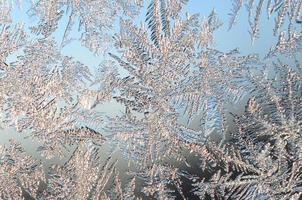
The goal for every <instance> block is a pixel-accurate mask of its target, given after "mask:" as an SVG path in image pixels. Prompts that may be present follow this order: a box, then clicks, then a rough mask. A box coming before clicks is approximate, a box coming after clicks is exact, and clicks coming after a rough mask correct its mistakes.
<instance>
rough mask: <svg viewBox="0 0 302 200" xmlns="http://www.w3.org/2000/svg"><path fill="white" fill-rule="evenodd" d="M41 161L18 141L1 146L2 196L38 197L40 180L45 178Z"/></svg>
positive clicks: (2, 197) (0, 196)
mask: <svg viewBox="0 0 302 200" xmlns="http://www.w3.org/2000/svg"><path fill="white" fill-rule="evenodd" d="M44 177H45V176H44V173H43V169H42V166H41V163H39V162H37V161H35V159H33V158H32V157H31V156H29V155H27V153H26V152H25V151H24V150H23V148H22V147H21V145H20V144H18V143H17V142H16V141H11V142H10V145H9V146H2V145H1V146H0V180H1V185H0V198H1V199H22V197H23V196H24V194H25V193H26V194H28V195H30V196H32V197H36V196H37V193H38V190H39V186H40V182H41V181H43V180H45V178H44Z"/></svg>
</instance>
